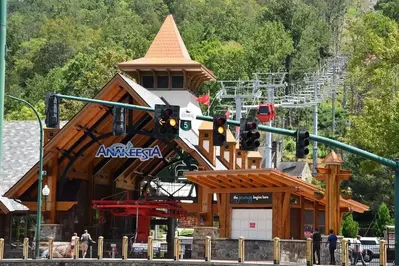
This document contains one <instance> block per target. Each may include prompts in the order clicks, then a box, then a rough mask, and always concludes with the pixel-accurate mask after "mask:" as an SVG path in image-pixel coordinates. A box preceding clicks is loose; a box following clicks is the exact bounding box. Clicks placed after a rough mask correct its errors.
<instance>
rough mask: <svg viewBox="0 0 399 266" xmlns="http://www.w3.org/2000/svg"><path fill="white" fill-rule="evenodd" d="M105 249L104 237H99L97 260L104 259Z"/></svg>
mask: <svg viewBox="0 0 399 266" xmlns="http://www.w3.org/2000/svg"><path fill="white" fill-rule="evenodd" d="M103 248H104V237H102V236H99V237H98V249H97V258H98V259H99V260H101V259H102V258H103Z"/></svg>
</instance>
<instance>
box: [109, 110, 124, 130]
mask: <svg viewBox="0 0 399 266" xmlns="http://www.w3.org/2000/svg"><path fill="white" fill-rule="evenodd" d="M112 114H113V115H114V118H113V126H112V132H113V134H114V136H125V135H126V112H125V108H122V107H117V106H115V107H114V108H113V110H112Z"/></svg>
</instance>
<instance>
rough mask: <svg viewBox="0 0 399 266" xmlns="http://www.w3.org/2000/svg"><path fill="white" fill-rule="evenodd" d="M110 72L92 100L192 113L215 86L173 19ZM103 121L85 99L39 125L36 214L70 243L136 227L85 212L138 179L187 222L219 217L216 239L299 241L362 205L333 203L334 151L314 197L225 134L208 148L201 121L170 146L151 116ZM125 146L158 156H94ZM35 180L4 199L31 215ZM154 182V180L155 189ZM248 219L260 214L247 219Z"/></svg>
mask: <svg viewBox="0 0 399 266" xmlns="http://www.w3.org/2000/svg"><path fill="white" fill-rule="evenodd" d="M118 66H119V69H120V70H121V71H122V72H124V74H119V73H118V74H116V75H115V76H114V77H113V78H112V79H111V80H110V81H109V82H108V83H107V84H105V86H104V87H103V88H102V89H101V90H100V92H99V93H98V94H97V95H96V96H95V98H96V99H101V100H107V101H117V102H124V103H129V104H135V105H141V106H147V107H151V108H154V106H155V104H164V103H165V101H166V102H168V103H169V104H172V105H180V106H181V107H186V106H189V108H190V110H191V111H192V112H194V113H195V114H201V109H200V106H199V105H198V103H197V102H196V101H195V97H196V96H195V95H196V94H197V93H198V90H199V88H200V87H201V85H202V84H203V83H204V82H207V81H215V80H216V78H215V76H214V74H213V73H212V72H211V71H210V70H209V69H207V68H206V67H205V66H203V65H202V64H200V63H198V62H196V61H194V60H192V59H191V58H190V55H189V53H188V51H187V49H186V47H185V45H184V42H183V40H182V38H181V36H180V34H179V31H178V29H177V26H176V24H175V22H174V20H173V17H172V16H168V17H167V18H166V20H165V22H164V24H163V25H162V27H161V29H160V31H159V32H158V34H157V36H156V37H155V39H154V41H153V43H152V44H151V46H150V48H149V49H148V52H147V54H146V55H145V56H144V57H143V58H140V59H136V60H132V61H128V62H123V63H120V64H119V65H118ZM112 125H113V116H112V108H110V107H107V106H102V105H98V104H91V103H90V104H86V105H85V106H84V107H83V109H82V110H80V111H79V112H78V113H77V114H76V116H75V117H74V118H73V119H71V120H70V121H69V122H68V123H67V124H66V125H65V126H64V127H62V128H61V129H53V128H46V129H45V146H44V169H45V171H46V173H47V174H46V176H45V177H44V180H43V182H44V184H47V185H48V186H49V188H50V190H51V193H50V196H49V198H48V199H47V201H46V204H43V207H42V213H43V216H44V220H45V222H46V223H47V224H54V225H57V226H58V227H59V228H61V229H60V231H61V232H62V233H60V234H59V235H57V237H59V238H62V239H69V238H70V236H71V235H72V233H73V232H74V231H77V232H82V231H83V229H85V228H86V229H89V230H91V233H92V236H94V237H96V236H98V235H104V236H105V237H108V238H113V237H118V238H119V237H120V236H122V235H124V234H128V233H129V232H132V231H134V228H137V225H135V218H134V217H132V216H127V217H112V215H111V214H109V213H105V214H99V213H98V211H96V210H93V205H92V201H93V200H101V199H105V198H112V199H115V200H120V199H131V200H138V199H140V198H141V195H142V190H143V184H144V183H147V184H150V186H152V188H154V189H155V188H157V187H156V186H155V185H158V186H159V184H161V185H160V186H161V188H160V190H164V191H166V190H168V192H169V194H167V193H166V192H165V193H164V194H162V193H161V195H160V194H159V193H158V194H156V193H154V195H153V196H152V198H153V199H156V200H163V199H165V198H167V199H173V200H177V201H182V200H183V201H184V203H181V206H182V207H183V208H184V209H185V210H186V211H187V213H188V214H189V215H190V216H192V217H194V220H195V225H196V226H213V225H214V221H215V220H218V221H219V229H220V236H221V237H233V238H234V237H236V236H237V235H244V236H246V237H249V238H251V236H253V235H254V233H253V232H257V233H256V235H257V236H258V237H261V238H263V239H271V238H272V237H276V236H278V237H281V238H292V237H294V238H297V239H302V238H304V233H305V231H306V228H308V227H312V228H314V227H320V228H325V230H327V229H330V228H333V229H335V230H336V231H339V226H340V220H341V218H342V215H343V213H345V212H350V211H355V212H364V211H365V210H367V209H368V207H367V206H365V205H363V204H361V203H358V202H356V201H353V200H344V199H342V198H341V197H340V195H339V182H340V180H343V179H347V178H349V176H350V173H349V172H347V171H343V170H341V169H340V164H341V162H340V161H339V158H338V157H337V156H336V154H335V153H332V154H331V155H330V156H329V158H327V159H326V161H325V162H326V167H325V168H321V169H320V173H321V174H323V175H320V176H319V177H318V178H320V179H324V180H327V181H328V180H330V181H328V182H327V186H328V187H327V190H326V191H325V197H324V198H318V197H316V196H315V192H317V191H318V190H319V188H318V187H317V186H315V185H312V184H310V183H309V182H307V181H304V180H301V179H298V178H297V177H293V176H290V175H288V174H286V173H283V172H282V171H279V170H276V169H261V160H262V157H261V155H260V154H259V153H258V152H245V151H241V150H239V149H238V146H237V142H236V140H235V138H234V137H233V135H232V133H231V132H230V131H228V136H227V145H226V147H221V148H220V149H219V148H218V149H217V148H215V147H214V146H213V140H212V125H211V123H209V122H201V121H193V123H192V129H191V130H189V131H183V130H180V136H179V138H178V139H175V140H174V141H170V142H165V141H161V140H159V139H156V138H154V137H153V135H152V134H151V131H152V129H153V126H154V119H153V113H151V112H145V111H136V110H134V111H133V110H129V111H127V134H126V136H114V135H113V133H112ZM129 141H130V142H131V143H132V144H133V146H134V147H141V148H147V147H156V146H158V147H159V149H160V151H161V153H162V158H154V159H151V160H140V159H138V158H104V157H96V153H97V151H98V149H99V147H100V146H101V145H104V146H106V147H110V146H112V145H113V144H115V143H124V144H126V143H127V142H129ZM182 161H184V162H185V163H184V165H185V166H187V165H190V167H186V168H184V167H183V168H179V167H181V164H180V166H177V165H179V164H178V163H179V162H182ZM187 161H188V162H189V163H187ZM191 166H193V167H191ZM171 168H173V169H174V172H173V171H171V170H170V169H171ZM179 169H180V170H179ZM193 169H196V170H195V171H193ZM179 171H180V172H179ZM165 173H166V174H165ZM37 178H38V164H36V165H35V166H33V167H32V168H31V169H30V170H29V171H28V172H27V173H25V174H24V175H23V176H22V177H21V178H20V179H19V180H18V182H16V183H15V184H14V185H13V186H12V187H10V188H9V189H8V191H7V192H6V193H5V195H4V196H5V197H7V198H9V199H17V200H19V202H20V203H21V204H23V205H24V206H26V207H27V208H28V209H29V211H28V212H32V213H33V212H36V210H37V205H36V199H37ZM155 179H157V180H158V181H159V182H158V181H157V182H156V184H155V185H154V183H155V182H154V181H153V180H155ZM179 180H180V181H179ZM176 184H180V185H179V186H177V185H176ZM184 186H185V187H188V188H190V189H188V190H185V191H186V192H187V193H186V194H184V193H183V194H181V193H180V194H179V193H177V192H178V191H180V192H181V191H182V187H184ZM166 187H168V189H166ZM158 190H159V188H158ZM190 202H191V203H190ZM260 210H264V211H260ZM245 212H246V215H245ZM254 213H262V214H261V215H258V216H256V217H255V216H253V214H254ZM244 216H248V217H244ZM252 216H253V217H252ZM251 217H252V218H251ZM247 218H248V219H249V220H248V219H247ZM245 219H247V220H248V228H241V227H240V228H238V227H237V226H236V224H238V222H240V221H241V222H242V221H244V222H245V221H246V220H245ZM251 219H253V220H254V221H255V220H256V221H255V222H253V221H251ZM296 221H299V223H298V222H296ZM167 224H169V225H171V224H172V225H173V223H167ZM307 226H308V227H307ZM171 227H173V228H174V225H173V226H171ZM169 235H170V236H171V235H172V232H169ZM171 237H172V238H173V236H171ZM170 239H171V238H169V240H170Z"/></svg>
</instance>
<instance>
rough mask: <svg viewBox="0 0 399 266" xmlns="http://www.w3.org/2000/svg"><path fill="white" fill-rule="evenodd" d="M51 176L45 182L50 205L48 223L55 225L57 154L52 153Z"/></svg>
mask: <svg viewBox="0 0 399 266" xmlns="http://www.w3.org/2000/svg"><path fill="white" fill-rule="evenodd" d="M52 156H53V159H52V161H51V175H50V176H49V177H48V179H47V182H48V186H49V188H50V195H49V204H50V221H49V222H50V223H51V224H55V214H56V202H57V180H58V175H59V174H58V171H59V170H58V153H56V152H54V153H52Z"/></svg>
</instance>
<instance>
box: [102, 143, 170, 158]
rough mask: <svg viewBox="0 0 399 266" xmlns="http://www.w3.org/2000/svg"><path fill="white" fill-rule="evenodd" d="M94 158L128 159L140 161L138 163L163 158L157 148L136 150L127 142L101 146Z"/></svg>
mask: <svg viewBox="0 0 399 266" xmlns="http://www.w3.org/2000/svg"><path fill="white" fill-rule="evenodd" d="M96 157H97V158H99V157H104V158H128V159H134V158H136V159H140V161H147V160H149V159H154V158H155V157H157V158H163V157H162V153H161V149H160V148H159V146H158V145H157V146H155V147H151V148H138V147H133V144H132V143H131V142H130V141H129V142H128V143H127V144H122V143H115V144H112V145H111V146H109V147H105V145H104V144H103V145H101V146H100V148H98V151H97V153H96Z"/></svg>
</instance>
